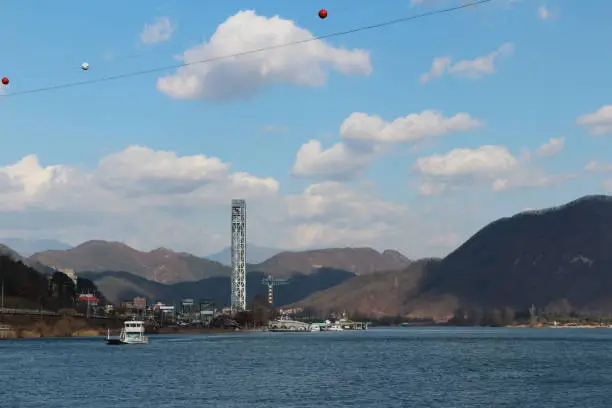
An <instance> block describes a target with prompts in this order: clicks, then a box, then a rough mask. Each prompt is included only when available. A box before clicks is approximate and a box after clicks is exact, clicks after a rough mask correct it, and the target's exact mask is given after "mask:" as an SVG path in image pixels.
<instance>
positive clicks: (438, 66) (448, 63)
mask: <svg viewBox="0 0 612 408" xmlns="http://www.w3.org/2000/svg"><path fill="white" fill-rule="evenodd" d="M513 52H514V44H512V43H505V44H503V45H501V46H500V47H499V48H497V49H496V50H495V51H493V52H491V53H489V54H487V55H484V56H481V57H476V58H474V59H471V60H467V59H465V60H461V61H458V62H456V63H454V64H453V63H452V58H451V57H436V58H434V60H433V62H432V64H431V68H430V70H429V72H427V73H425V74H423V75H421V83H423V84H425V83H427V82H429V81H430V80H432V79H435V78H439V77H441V76H443V75H444V74H448V75H453V76H457V77H463V78H470V79H478V78H482V77H483V76H486V75H491V74H493V73H494V72H495V69H496V63H497V62H498V61H499V60H500V59H502V58H504V57H507V56H509V55H512V53H513Z"/></svg>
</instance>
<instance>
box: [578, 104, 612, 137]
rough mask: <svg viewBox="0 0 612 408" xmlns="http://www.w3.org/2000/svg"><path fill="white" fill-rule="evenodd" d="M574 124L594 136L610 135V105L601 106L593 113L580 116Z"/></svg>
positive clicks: (611, 131) (611, 124)
mask: <svg viewBox="0 0 612 408" xmlns="http://www.w3.org/2000/svg"><path fill="white" fill-rule="evenodd" d="M576 124H577V125H579V126H585V127H587V128H588V129H589V132H590V133H591V134H592V135H594V136H601V135H607V134H612V105H607V106H602V107H601V108H599V109H597V110H596V111H595V112H593V113H589V114H586V115H582V116H580V117H579V118H578V119H576Z"/></svg>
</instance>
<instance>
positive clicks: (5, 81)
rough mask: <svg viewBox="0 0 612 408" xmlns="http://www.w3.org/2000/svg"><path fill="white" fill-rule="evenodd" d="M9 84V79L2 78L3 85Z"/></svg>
mask: <svg viewBox="0 0 612 408" xmlns="http://www.w3.org/2000/svg"><path fill="white" fill-rule="evenodd" d="M8 84H9V79H8V78H7V77H3V78H2V85H8Z"/></svg>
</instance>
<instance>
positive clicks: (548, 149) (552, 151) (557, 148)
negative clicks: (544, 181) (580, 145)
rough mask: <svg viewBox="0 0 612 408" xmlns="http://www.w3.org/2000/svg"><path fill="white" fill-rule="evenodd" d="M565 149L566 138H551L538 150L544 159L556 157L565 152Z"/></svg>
mask: <svg viewBox="0 0 612 408" xmlns="http://www.w3.org/2000/svg"><path fill="white" fill-rule="evenodd" d="M564 147H565V138H563V137H558V138H556V139H555V138H551V139H550V140H549V141H548V142H546V143H544V144H543V145H541V146H540V147H539V148H538V150H537V154H538V155H539V156H544V157H552V156H556V155H558V154H559V153H561V152H562V151H563V148H564Z"/></svg>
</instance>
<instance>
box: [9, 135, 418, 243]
mask: <svg viewBox="0 0 612 408" xmlns="http://www.w3.org/2000/svg"><path fill="white" fill-rule="evenodd" d="M233 198H243V199H246V200H247V205H248V208H249V239H250V241H251V242H256V243H258V244H259V245H267V246H274V247H283V248H304V247H312V246H327V245H332V246H333V245H340V246H345V245H357V246H367V245H373V244H376V243H378V244H383V245H390V246H393V245H394V242H395V243H397V242H398V241H397V240H398V238H399V237H400V236H402V234H403V232H402V230H403V228H404V227H407V225H408V224H409V221H410V218H409V217H410V212H409V211H408V209H407V208H406V206H405V205H404V204H399V203H391V202H387V201H384V200H382V199H381V198H379V196H378V194H377V192H376V191H375V190H373V189H372V188H371V187H370V186H367V185H360V186H356V187H351V186H349V185H346V184H343V183H339V182H323V183H317V184H312V185H310V186H306V187H305V188H304V190H303V191H302V192H298V193H292V194H289V195H283V194H282V193H281V191H280V185H279V182H278V181H277V180H275V179H274V178H271V177H260V176H256V175H252V174H250V173H246V172H235V171H232V169H231V165H230V164H229V163H227V162H225V161H223V160H221V159H219V158H217V157H211V156H207V155H204V154H194V155H185V156H181V155H178V154H176V153H174V152H170V151H163V150H154V149H151V148H149V147H145V146H129V147H127V148H125V149H124V150H121V151H117V152H113V153H111V154H109V155H107V156H105V157H102V158H101V159H100V160H99V162H98V165H97V166H96V167H95V168H92V169H84V168H80V167H77V166H71V165H64V164H57V165H47V166H45V165H43V164H41V163H40V161H39V160H38V158H37V157H36V156H35V155H30V156H26V157H24V158H23V159H21V160H19V161H17V162H16V163H13V164H9V165H6V166H1V167H0V225H1V227H0V236H15V237H24V238H29V237H38V238H40V237H53V238H56V239H61V240H63V241H66V242H70V243H80V242H82V241H85V240H89V239H108V240H119V241H124V242H126V243H127V244H129V245H133V246H135V247H136V248H140V249H153V248H157V247H159V246H164V247H169V248H173V249H175V250H184V251H189V252H192V253H195V254H199V255H204V254H206V253H211V252H214V251H216V250H219V249H221V248H223V247H225V246H227V245H228V243H229V236H228V233H227V222H226V221H227V219H228V217H229V203H230V201H231V199H233ZM271 231H273V233H271Z"/></svg>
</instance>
